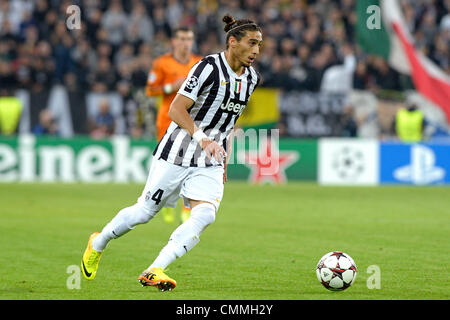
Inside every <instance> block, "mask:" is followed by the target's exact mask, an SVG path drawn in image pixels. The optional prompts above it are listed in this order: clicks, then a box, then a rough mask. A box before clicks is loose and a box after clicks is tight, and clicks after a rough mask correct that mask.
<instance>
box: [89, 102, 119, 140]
mask: <svg viewBox="0 0 450 320" xmlns="http://www.w3.org/2000/svg"><path fill="white" fill-rule="evenodd" d="M90 121H91V123H90V135H91V137H92V138H94V139H102V138H107V137H109V136H111V135H112V134H114V130H115V118H114V116H113V115H112V113H111V111H110V107H109V101H108V100H107V99H103V100H100V102H99V108H98V114H97V115H96V116H95V118H94V119H91V120H90Z"/></svg>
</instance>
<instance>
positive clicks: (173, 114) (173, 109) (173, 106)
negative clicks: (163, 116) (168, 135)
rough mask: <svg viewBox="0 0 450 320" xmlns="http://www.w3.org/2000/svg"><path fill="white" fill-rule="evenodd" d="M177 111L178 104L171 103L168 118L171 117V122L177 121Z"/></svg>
mask: <svg viewBox="0 0 450 320" xmlns="http://www.w3.org/2000/svg"><path fill="white" fill-rule="evenodd" d="M176 109H177V107H176V104H174V103H171V104H170V107H169V113H168V116H169V118H170V120H172V121H175V117H176V114H177V111H176Z"/></svg>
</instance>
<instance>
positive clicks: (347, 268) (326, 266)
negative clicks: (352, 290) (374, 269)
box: [316, 251, 357, 291]
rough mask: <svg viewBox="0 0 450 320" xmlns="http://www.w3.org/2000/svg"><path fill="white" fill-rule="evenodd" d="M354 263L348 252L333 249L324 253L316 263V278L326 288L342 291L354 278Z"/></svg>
mask: <svg viewBox="0 0 450 320" xmlns="http://www.w3.org/2000/svg"><path fill="white" fill-rule="evenodd" d="M356 271H357V269H356V264H355V261H353V259H352V257H350V256H349V255H348V254H346V253H343V252H339V251H333V252H329V253H327V254H326V255H324V256H323V257H322V258H321V259H320V260H319V263H318V264H317V268H316V274H317V279H318V280H319V282H320V283H322V285H323V286H324V287H325V288H327V289H328V290H332V291H342V290H345V289H347V288H348V287H350V286H351V285H352V284H353V282H354V281H355V278H356Z"/></svg>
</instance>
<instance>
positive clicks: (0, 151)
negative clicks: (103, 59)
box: [0, 135, 317, 183]
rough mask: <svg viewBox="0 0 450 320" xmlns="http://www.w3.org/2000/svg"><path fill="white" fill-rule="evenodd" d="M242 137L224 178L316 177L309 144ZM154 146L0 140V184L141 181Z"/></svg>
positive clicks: (121, 139) (117, 140)
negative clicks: (242, 141)
mask: <svg viewBox="0 0 450 320" xmlns="http://www.w3.org/2000/svg"><path fill="white" fill-rule="evenodd" d="M246 138H247V139H244V143H241V141H240V139H236V140H235V143H234V151H233V155H234V156H233V157H232V159H231V160H230V164H229V166H228V177H229V179H239V180H248V181H250V182H254V183H285V182H287V181H288V180H291V179H292V180H312V181H315V180H316V179H317V142H316V141H315V140H304V141H303V140H290V139H286V140H284V139H276V140H275V139H273V138H270V139H268V138H267V137H257V139H248V138H249V137H248V136H247V137H246ZM241 140H242V139H241ZM252 140H255V142H254V143H253V142H252ZM249 141H250V142H249ZM155 147H156V141H153V140H152V141H148V140H133V139H130V138H128V137H125V136H115V137H113V138H111V139H108V140H92V139H90V138H87V137H86V138H73V139H60V138H36V137H34V136H32V135H22V136H19V137H14V138H5V137H1V138H0V182H2V183H5V182H63V183H111V182H112V183H129V182H134V183H145V181H146V179H147V175H148V170H149V167H150V163H151V159H152V152H153V150H154V148H155ZM268 147H270V148H272V149H269V148H268ZM266 150H267V152H266ZM270 150H276V151H277V152H271V151H270Z"/></svg>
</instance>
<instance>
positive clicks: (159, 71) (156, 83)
mask: <svg viewBox="0 0 450 320" xmlns="http://www.w3.org/2000/svg"><path fill="white" fill-rule="evenodd" d="M163 81H164V70H163V68H162V63H161V59H156V60H155V61H153V66H152V69H151V70H150V72H149V74H148V78H147V84H146V86H145V93H146V94H147V96H149V97H152V96H159V95H162V94H163V85H164V83H163Z"/></svg>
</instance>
